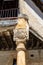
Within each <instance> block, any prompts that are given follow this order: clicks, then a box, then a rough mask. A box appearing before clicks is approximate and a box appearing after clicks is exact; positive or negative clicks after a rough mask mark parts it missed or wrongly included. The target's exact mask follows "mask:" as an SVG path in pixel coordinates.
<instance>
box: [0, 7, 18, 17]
mask: <svg viewBox="0 0 43 65" xmlns="http://www.w3.org/2000/svg"><path fill="white" fill-rule="evenodd" d="M17 15H18V8H14V9H5V10H0V18H5V17H17Z"/></svg>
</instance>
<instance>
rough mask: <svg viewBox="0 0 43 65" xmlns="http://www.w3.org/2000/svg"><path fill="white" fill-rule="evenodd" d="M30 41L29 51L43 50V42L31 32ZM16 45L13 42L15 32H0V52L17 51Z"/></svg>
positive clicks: (27, 46)
mask: <svg viewBox="0 0 43 65" xmlns="http://www.w3.org/2000/svg"><path fill="white" fill-rule="evenodd" d="M29 34H30V36H29V37H30V38H29V41H27V44H26V48H27V49H43V42H42V41H40V40H39V39H38V38H37V37H35V36H34V35H33V34H32V33H31V32H30V33H29ZM15 49H16V44H15V42H14V40H13V30H12V29H11V30H8V31H4V32H0V50H2V51H3V50H7V51H8V50H15Z"/></svg>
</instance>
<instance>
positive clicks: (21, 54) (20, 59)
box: [16, 42, 26, 65]
mask: <svg viewBox="0 0 43 65" xmlns="http://www.w3.org/2000/svg"><path fill="white" fill-rule="evenodd" d="M17 44H18V45H17V49H16V50H17V65H26V57H25V51H26V49H25V44H24V42H19V43H18V42H17Z"/></svg>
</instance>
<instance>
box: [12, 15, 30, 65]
mask: <svg viewBox="0 0 43 65" xmlns="http://www.w3.org/2000/svg"><path fill="white" fill-rule="evenodd" d="M13 31H14V41H16V45H17V48H16V50H17V65H26V57H25V51H26V48H25V44H26V40H29V34H28V33H29V25H28V19H27V17H26V16H25V15H22V16H21V15H19V17H18V24H17V25H16V27H15V29H14V30H13Z"/></svg>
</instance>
